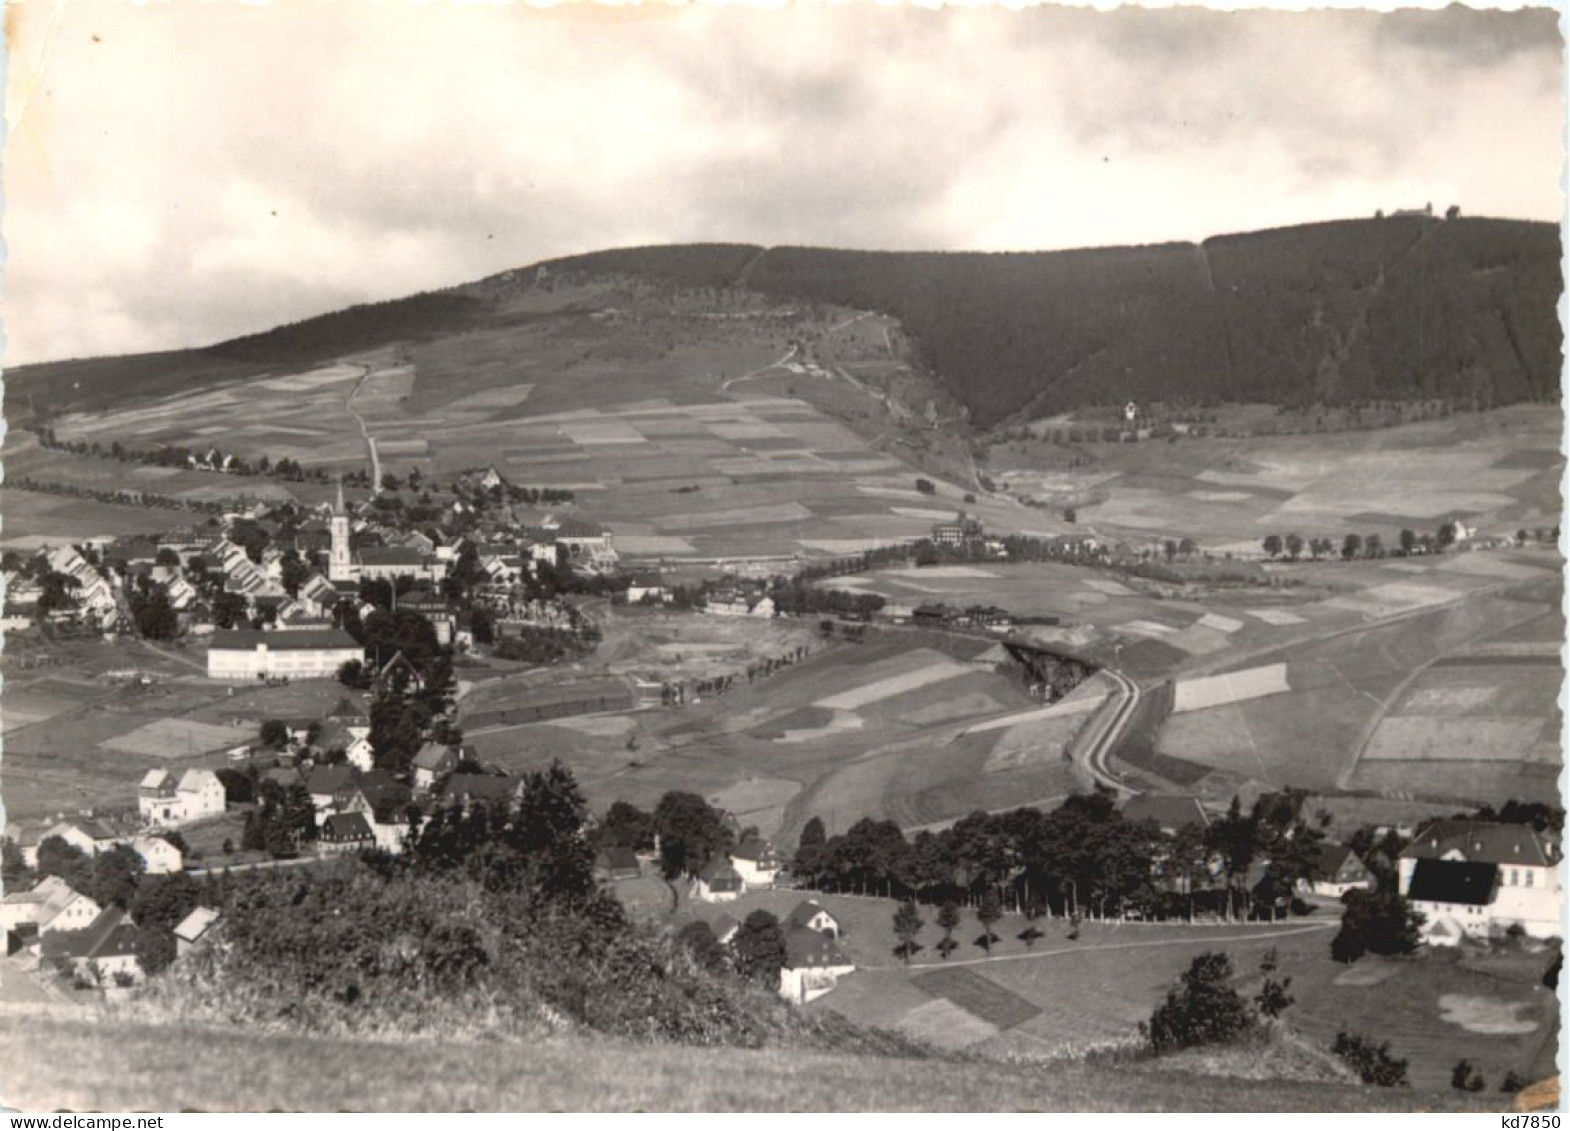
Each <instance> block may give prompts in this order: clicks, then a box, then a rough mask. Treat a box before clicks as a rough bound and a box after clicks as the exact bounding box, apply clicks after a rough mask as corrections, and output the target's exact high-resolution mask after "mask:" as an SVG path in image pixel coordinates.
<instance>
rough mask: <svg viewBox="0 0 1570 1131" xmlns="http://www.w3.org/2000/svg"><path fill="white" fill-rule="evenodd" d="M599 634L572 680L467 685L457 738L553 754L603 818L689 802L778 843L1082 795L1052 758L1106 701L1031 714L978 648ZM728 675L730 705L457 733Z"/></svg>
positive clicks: (1090, 688)
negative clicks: (572, 702)
mask: <svg viewBox="0 0 1570 1131" xmlns="http://www.w3.org/2000/svg"><path fill="white" fill-rule="evenodd" d="M606 626H607V635H606V643H605V645H604V646H603V647H602V649H601V651H600V652H597V653H595V654H594V655H593V656H591V657H589V658H588V659H587V660H585V661H584V662H583V663H581V664H579V665H577V666H576V667H575V668H574V669H572V670H563V671H560V672H555V673H532V674H528V673H526V674H523V675H518V676H508V677H504V678H501V679H498V680H493V681H488V682H481V683H477V684H476V685H475V687H474V688H473V690H471V691H470V692H469V693H468V694H467V695H466V696H465V697H464V699H463V701H462V718H463V720H464V725H465V727H466V739H467V741H470V742H472V743H473V744H474V745H475V747H476V749H477V751H478V752H479V754H480V756H481V757H482V758H483V759H484V760H486V761H490V762H494V763H496V764H498V765H502V766H505V767H507V768H509V769H513V770H523V769H530V768H537V767H540V766H543V765H545V764H547V763H548V762H549V761H550V760H551V759H553V758H560V759H561V760H562V761H563V762H564V763H565V764H566V765H568V766H569V767H570V768H571V769H572V770H573V773H574V774H575V775H576V776H577V778H578V780H579V782H580V783H581V784H582V786H583V789H584V792H585V795H586V796H587V797H588V799H589V800H590V802H591V804H593V805H594V806H596V807H598V808H602V809H603V808H604V807H606V806H608V805H609V804H610V803H611V802H612V801H615V800H618V799H620V800H627V801H631V802H634V803H635V804H638V805H642V806H645V807H651V806H652V805H653V804H654V803H655V802H656V801H658V800H659V797H660V796H661V795H662V794H663V793H664V792H666V791H667V790H670V789H684V790H690V791H694V792H697V793H700V794H701V795H703V796H704V797H707V798H709V799H711V800H713V801H714V802H715V803H717V804H720V805H723V806H724V807H725V808H727V809H729V810H730V811H731V812H733V813H735V814H736V815H737V816H738V817H739V818H740V819H741V820H743V822H744V823H746V824H753V825H757V826H758V827H759V828H760V829H761V830H762V831H763V832H764V833H765V835H770V836H774V837H775V838H776V839H777V840H778V842H779V843H782V844H788V843H793V841H794V838H795V836H796V834H797V832H798V830H799V829H800V827H801V825H802V824H803V823H805V822H806V820H807V819H808V818H810V817H812V816H819V817H822V818H823V820H824V822H825V824H827V825H828V826H829V828H830V829H831V830H839V829H843V828H846V827H848V826H849V825H850V824H852V823H854V822H855V821H857V820H859V819H860V818H861V817H863V816H872V817H890V818H892V819H894V820H897V821H899V822H900V823H901V824H903V825H905V826H907V827H909V828H919V827H925V826H929V825H932V824H936V823H943V822H946V821H952V820H954V819H955V818H957V817H960V816H963V815H964V814H965V813H968V812H971V811H972V810H975V809H978V808H980V809H993V808H1002V807H1005V806H1008V805H1014V804H1025V803H1029V802H1046V801H1050V800H1053V799H1056V798H1060V797H1063V796H1064V795H1066V794H1068V793H1069V792H1071V791H1073V790H1074V789H1075V788H1078V787H1082V786H1083V784H1084V783H1081V782H1078V781H1077V780H1076V778H1075V774H1074V771H1073V768H1072V766H1071V765H1070V764H1069V762H1068V760H1067V758H1066V757H1065V756H1064V749H1065V748H1066V746H1067V744H1068V743H1069V742H1070V741H1071V740H1072V739H1073V738H1074V736H1075V735H1076V734H1077V733H1078V732H1079V730H1080V729H1081V727H1083V725H1084V723H1085V720H1086V718H1087V717H1088V716H1089V713H1090V711H1091V710H1093V709H1094V707H1095V705H1096V704H1097V703H1098V702H1099V697H1100V696H1101V695H1104V694H1105V691H1104V689H1100V687H1099V684H1087V685H1086V687H1085V688H1083V689H1081V692H1080V693H1078V695H1077V697H1076V698H1075V700H1074V701H1073V702H1071V703H1065V704H1061V705H1059V706H1058V707H1057V708H1054V709H1052V710H1050V711H1042V710H1041V709H1040V706H1039V703H1037V702H1035V701H1033V700H1031V699H1030V698H1028V697H1027V696H1026V695H1024V694H1023V692H1022V691H1021V690H1020V688H1019V687H1018V685H1017V684H1016V683H1015V682H1014V681H1013V680H1012V679H1011V678H1009V677H1007V676H1005V675H1002V674H999V672H998V671H997V669H996V663H995V658H994V657H992V656H991V652H992V647H991V646H990V645H989V644H988V643H987V642H986V641H971V640H964V639H956V638H952V637H946V636H943V635H941V634H921V633H906V632H886V633H882V634H873V635H871V636H869V638H868V640H867V641H866V642H865V643H861V644H848V643H843V642H836V643H829V644H826V643H825V642H823V641H821V640H820V639H818V638H817V635H816V632H815V630H809V628H808V627H807V625H806V624H795V623H793V622H788V621H778V622H772V623H764V624H749V623H747V622H745V621H740V620H734V619H731V618H723V617H708V616H703V615H701V614H681V613H664V612H652V611H645V610H617V611H616V612H615V613H614V615H613V616H611V617H610V618H609V619H608V620H607V621H606ZM798 647H804V648H806V649H807V656H806V659H805V660H803V661H802V662H799V663H796V664H794V665H793V666H790V667H787V668H784V669H782V670H780V671H778V672H776V673H775V674H774V675H771V676H767V677H763V678H760V679H758V680H756V681H755V682H753V683H750V684H749V683H748V682H747V680H746V678H745V668H746V666H747V665H748V664H749V663H752V662H754V661H755V660H756V659H761V658H765V657H778V656H781V655H783V654H787V653H792V652H794V650H795V649H796V648H798ZM726 672H730V673H733V674H735V675H736V676H737V680H736V686H735V688H734V689H733V690H732V691H730V692H729V693H728V694H725V695H722V696H720V697H718V698H708V697H704V698H703V700H702V701H701V702H689V703H688V705H686V706H684V707H679V708H658V707H656V708H648V709H643V710H633V711H620V710H613V711H609V712H605V713H600V714H594V715H590V716H584V717H578V718H563V719H556V720H553V721H550V722H546V723H536V724H530V725H483V724H482V725H472V724H471V722H470V721H469V720H474V721H475V722H480V721H481V720H483V719H484V718H485V717H487V716H489V715H490V714H491V713H492V712H494V711H495V710H496V709H497V707H498V705H499V704H507V703H516V702H523V701H526V700H528V701H533V700H537V699H539V698H541V697H545V696H553V695H554V696H559V697H566V696H571V695H574V694H577V692H576V691H575V690H574V689H575V688H585V687H596V686H606V687H610V686H617V685H621V684H624V682H625V681H626V680H627V679H628V678H631V677H637V678H639V679H651V678H652V679H675V678H678V677H684V678H687V679H694V678H712V677H713V676H716V675H719V674H723V673H726ZM618 681H621V684H618Z"/></svg>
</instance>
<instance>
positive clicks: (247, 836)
mask: <svg viewBox="0 0 1570 1131" xmlns="http://www.w3.org/2000/svg"><path fill="white" fill-rule="evenodd" d="M255 788H256V797H257V799H258V802H259V804H258V805H257V806H256V807H255V808H254V809H252V810H251V811H250V812H248V813H246V815H245V829H244V831H243V832H242V833H241V836H240V847H241V848H242V849H244V850H245V851H247V852H265V853H267V854H268V855H269V856H271V857H273V858H274V859H278V860H287V859H291V858H293V857H295V856H298V855H299V854H300V851H301V849H302V848H304V847H305V846H306V845H307V844H309V843H310V842H312V841H314V840H315V839H316V807H315V805H313V804H312V802H311V793H310V791H309V790H308V789H306V787H305V786H304V785H303V784H301V783H300V782H295V783H294V784H292V785H290V786H288V787H287V788H285V787H283V786H281V785H279V784H278V783H277V782H275V781H269V780H266V779H263V780H262V781H260V782H259V783H257V785H256V787H255ZM227 796H228V787H227V784H226V785H225V797H227Z"/></svg>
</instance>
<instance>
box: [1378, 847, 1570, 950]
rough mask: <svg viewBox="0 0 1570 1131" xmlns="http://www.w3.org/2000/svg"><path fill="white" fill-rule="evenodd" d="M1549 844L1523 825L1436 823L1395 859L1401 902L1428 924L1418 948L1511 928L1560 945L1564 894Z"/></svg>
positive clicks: (1558, 856) (1557, 853) (1556, 858)
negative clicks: (1408, 903)
mask: <svg viewBox="0 0 1570 1131" xmlns="http://www.w3.org/2000/svg"><path fill="white" fill-rule="evenodd" d="M1560 860H1561V853H1560V850H1559V845H1558V842H1557V841H1556V840H1554V839H1553V838H1551V837H1549V836H1548V835H1546V834H1543V833H1540V832H1538V831H1537V830H1536V829H1534V828H1532V827H1531V826H1529V825H1505V824H1497V823H1494V822H1489V821H1470V820H1463V821H1456V820H1439V821H1435V822H1433V823H1432V824H1430V825H1428V826H1427V827H1426V828H1424V829H1423V830H1422V831H1421V832H1420V833H1418V835H1417V836H1416V837H1415V838H1414V839H1413V840H1412V842H1411V843H1410V844H1408V845H1407V846H1406V848H1404V849H1403V850H1402V851H1401V856H1400V859H1399V861H1398V862H1397V865H1398V875H1399V883H1400V891H1401V894H1402V895H1404V896H1406V897H1407V898H1408V899H1409V900H1411V902H1412V905H1413V907H1414V908H1416V909H1417V910H1419V911H1421V912H1423V914H1424V915H1425V916H1427V922H1425V923H1424V925H1423V937H1424V941H1425V942H1428V943H1430V944H1432V945H1435V946H1454V945H1455V944H1457V943H1459V942H1461V940H1462V939H1464V938H1472V939H1487V938H1490V937H1493V936H1496V935H1500V934H1503V933H1505V932H1506V931H1508V930H1510V929H1511V928H1513V927H1520V928H1521V930H1523V931H1525V932H1526V934H1528V935H1530V936H1531V937H1533V938H1539V939H1548V938H1558V937H1561V934H1562V928H1561V925H1560V924H1561V919H1562V917H1563V906H1564V888H1563V886H1562V884H1561V881H1560V878H1559V864H1560Z"/></svg>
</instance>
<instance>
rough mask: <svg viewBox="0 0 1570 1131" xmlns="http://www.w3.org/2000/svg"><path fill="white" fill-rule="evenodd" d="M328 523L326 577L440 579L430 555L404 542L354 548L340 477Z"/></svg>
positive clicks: (439, 568)
mask: <svg viewBox="0 0 1570 1131" xmlns="http://www.w3.org/2000/svg"><path fill="white" fill-rule="evenodd" d="M328 526H329V530H330V533H331V537H332V545H331V547H330V549H329V550H328V556H327V579H328V580H329V581H335V582H336V581H348V582H358V581H362V580H363V581H392V580H394V579H395V578H399V577H412V578H414V579H415V580H416V581H440V580H441V578H442V576H443V574H444V572H445V571H444V569H443V567H442V564H441V563H440V562H439V561H437V560H436V558H435V557H434V556H432V555H430V554H426V553H424V552H422V551H420V550H417V549H413V548H411V547H407V546H366V547H363V548H362V549H360V550H359V551H355V550H354V549H353V548H352V547H351V545H350V541H349V510H348V508H347V507H346V506H345V505H344V501H343V480H341V479H340V480H339V481H338V497H337V499H336V500H334V502H333V513H332V519H331V521H330V522H329V524H328Z"/></svg>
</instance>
